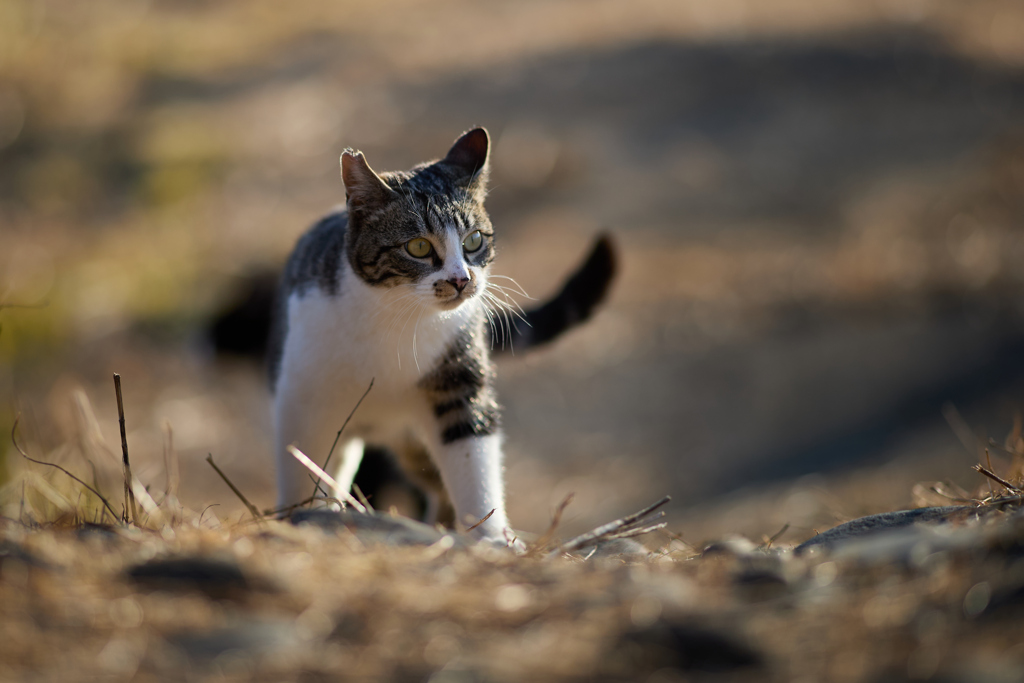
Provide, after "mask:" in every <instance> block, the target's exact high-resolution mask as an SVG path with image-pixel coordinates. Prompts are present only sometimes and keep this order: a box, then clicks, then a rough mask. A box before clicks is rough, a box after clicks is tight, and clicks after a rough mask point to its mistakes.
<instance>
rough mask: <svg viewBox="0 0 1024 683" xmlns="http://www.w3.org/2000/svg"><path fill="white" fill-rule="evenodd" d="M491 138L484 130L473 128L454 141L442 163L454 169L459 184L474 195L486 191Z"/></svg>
mask: <svg viewBox="0 0 1024 683" xmlns="http://www.w3.org/2000/svg"><path fill="white" fill-rule="evenodd" d="M490 153H491V138H490V136H489V135H488V134H487V129H485V128H474V129H473V130H471V131H469V132H468V133H463V134H462V137H460V138H459V139H458V140H456V141H455V144H454V145H452V148H451V149H450V150H448V156H446V157H445V158H444V160H443V163H444V164H446V165H448V166H451V167H452V168H454V169H455V170H456V171H457V172H458V174H459V176H460V183H461V184H462V185H463V186H464V187H465V188H466V189H467V190H469V191H470V193H472V194H474V195H480V194H482V193H483V192H484V191H485V190H486V189H487V175H488V173H489V172H490V163H489V162H490Z"/></svg>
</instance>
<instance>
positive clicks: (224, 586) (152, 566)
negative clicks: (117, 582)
mask: <svg viewBox="0 0 1024 683" xmlns="http://www.w3.org/2000/svg"><path fill="white" fill-rule="evenodd" d="M126 574H127V575H128V578H130V579H131V580H132V581H134V582H135V583H138V584H141V585H143V586H147V587H149V588H159V589H163V590H179V591H187V590H194V591H199V592H200V593H204V594H206V595H207V596H209V597H211V598H215V599H219V598H237V597H240V596H241V595H242V594H244V593H247V592H249V591H250V590H252V589H253V588H254V585H253V582H252V581H250V580H249V579H248V578H247V577H246V575H245V574H244V573H243V572H242V569H241V568H240V567H239V566H238V565H237V564H236V563H235V562H234V561H231V560H223V559H214V558H207V557H172V558H162V559H155V560H150V561H148V562H144V563H143V564H139V565H135V566H134V567H131V568H130V569H128V571H127V572H126Z"/></svg>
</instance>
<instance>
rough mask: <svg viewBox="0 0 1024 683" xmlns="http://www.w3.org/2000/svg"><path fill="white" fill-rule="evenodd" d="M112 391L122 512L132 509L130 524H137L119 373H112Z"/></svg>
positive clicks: (137, 515) (126, 514) (137, 517)
mask: <svg viewBox="0 0 1024 683" xmlns="http://www.w3.org/2000/svg"><path fill="white" fill-rule="evenodd" d="M114 393H115V394H117V421H118V424H119V425H120V426H121V453H122V454H123V459H124V514H125V517H126V518H127V517H128V510H131V511H132V524H135V525H136V526H138V524H139V511H138V510H137V509H136V508H135V493H134V492H133V491H132V465H131V463H130V462H129V461H128V437H127V436H126V435H125V431H124V402H123V401H122V400H121V375H119V374H117V373H116V372H115V373H114ZM125 521H126V522H127V521H128V520H127V519H125Z"/></svg>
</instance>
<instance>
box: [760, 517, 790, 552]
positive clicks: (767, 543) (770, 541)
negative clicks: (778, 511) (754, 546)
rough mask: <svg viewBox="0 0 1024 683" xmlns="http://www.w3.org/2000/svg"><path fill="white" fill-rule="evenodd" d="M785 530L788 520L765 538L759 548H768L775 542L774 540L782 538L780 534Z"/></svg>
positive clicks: (786, 529)
mask: <svg viewBox="0 0 1024 683" xmlns="http://www.w3.org/2000/svg"><path fill="white" fill-rule="evenodd" d="M787 531H789V523H788V522H787V523H786V524H783V525H782V528H781V529H779V530H778V531H776V532H775V533H774V534H772V535H771V536H770V537H769V538H768V539H767V540H765V542H764V543H762V544H761V546H760V549H761V550H768V548H771V547H772V544H773V543H775V541H777V540H779V539H780V538H782V534H784V533H786V532H787Z"/></svg>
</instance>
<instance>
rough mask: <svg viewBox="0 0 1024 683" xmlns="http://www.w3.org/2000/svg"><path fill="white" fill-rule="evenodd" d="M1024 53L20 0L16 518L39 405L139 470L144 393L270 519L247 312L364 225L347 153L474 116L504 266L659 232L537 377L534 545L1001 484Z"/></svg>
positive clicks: (432, 144) (904, 18)
mask: <svg viewBox="0 0 1024 683" xmlns="http://www.w3.org/2000/svg"><path fill="white" fill-rule="evenodd" d="M1022 36H1024V4H1021V3H1020V2H1018V1H1017V0H977V1H975V2H971V3H964V2H959V1H956V0H936V1H934V2H930V1H927V0H873V1H867V2H866V1H863V0H817V1H814V2H811V1H809V0H774V1H773V2H755V1H754V0H728V1H726V0H719V1H717V2H714V3H711V2H704V1H701V0H633V1H632V2H621V1H610V0H543V1H540V0H536V1H534V0H518V1H516V2H487V3H480V2H471V1H469V0H440V1H435V2H429V3H428V2H422V1H418V0H395V1H393V2H386V3H383V2H378V3H370V2H358V1H344V0H338V1H331V2H316V1H312V0H304V1H302V2H291V3H288V4H287V8H286V7H285V6H284V5H282V4H281V3H279V2H274V1H271V0H246V1H245V2H241V1H236V2H221V3H215V4H209V3H200V2H194V1H190V0H175V1H171V0H162V1H161V0H153V1H147V0H118V1H105V0H94V1H92V2H89V3H82V2H75V1H73V0H31V1H29V0H0V304H2V305H3V306H4V308H2V309H0V433H3V434H4V436H3V438H2V440H0V454H4V453H6V459H5V461H4V462H5V464H4V467H3V469H2V470H0V484H2V485H3V486H4V489H3V491H4V492H5V493H6V497H5V498H4V499H3V501H4V502H5V503H7V504H9V505H17V498H18V496H17V491H18V486H20V483H19V482H20V481H21V480H20V479H19V475H18V473H19V472H21V471H23V470H24V467H23V464H22V461H21V460H20V458H19V457H18V455H17V453H16V452H15V451H14V450H13V448H12V447H11V445H10V440H9V439H8V438H7V436H6V435H7V434H9V433H10V431H11V427H12V425H13V421H14V419H15V416H16V415H18V414H20V415H21V418H20V420H21V422H20V426H19V430H20V436H21V440H22V441H23V442H24V443H25V444H26V446H27V447H28V448H29V450H30V452H31V453H32V454H33V455H34V456H35V457H40V458H44V459H47V460H50V461H55V462H62V463H65V464H66V465H67V466H68V467H69V468H70V469H72V470H74V471H76V472H78V473H79V474H80V475H81V476H83V477H86V478H89V477H91V476H93V475H92V474H90V473H89V467H88V465H87V464H85V461H84V460H83V459H82V458H81V457H80V456H81V455H83V454H84V455H86V456H88V458H89V459H90V460H92V461H93V462H94V463H95V464H97V465H98V466H99V469H100V470H101V472H100V474H99V475H96V476H98V477H100V478H102V477H103V476H104V474H103V471H104V470H109V471H112V472H114V478H113V479H111V481H114V482H116V461H117V455H115V454H116V453H117V452H118V451H119V446H118V437H117V412H116V408H115V402H114V393H113V386H112V381H111V373H113V372H119V373H120V374H121V376H122V379H123V384H124V391H125V410H126V414H127V424H128V442H129V447H130V449H131V453H132V458H133V463H134V466H135V471H136V474H137V475H138V476H139V477H140V478H141V479H142V480H143V481H144V482H147V483H151V485H152V486H153V487H154V488H155V489H157V490H162V489H163V488H164V487H165V485H166V483H165V482H166V480H167V478H168V477H169V476H173V475H169V474H168V468H167V467H166V466H165V461H166V460H167V454H168V453H170V452H172V451H173V452H176V453H177V454H178V457H179V460H180V470H181V472H180V476H181V487H180V497H181V498H182V500H183V501H184V502H185V503H186V504H187V505H189V506H191V507H193V508H194V509H203V508H205V507H206V506H208V505H212V504H216V505H218V507H216V508H213V511H212V512H211V514H216V515H219V516H220V517H221V518H226V517H232V516H238V515H241V514H242V512H241V510H242V508H241V505H240V504H239V503H238V501H237V500H236V499H235V498H234V496H232V495H231V494H230V492H229V491H228V490H227V489H226V488H225V487H224V485H223V483H222V482H221V481H220V480H219V479H217V478H216V477H215V475H214V473H213V472H212V471H211V470H210V469H209V467H208V466H207V464H206V463H204V462H203V459H205V457H206V455H207V454H208V453H212V454H213V455H214V457H215V459H216V460H217V462H218V463H219V464H220V465H221V467H222V468H223V469H224V470H225V471H226V472H228V474H229V475H230V476H231V477H232V479H233V480H234V481H235V483H236V484H237V485H238V486H239V487H240V488H241V489H242V490H243V491H245V492H246V493H247V495H249V497H250V498H251V499H252V500H253V501H254V502H255V503H256V504H257V505H258V506H260V507H264V506H268V505H270V504H271V503H272V502H273V486H274V483H273V466H272V462H273V461H272V455H271V452H270V447H269V444H270V427H269V395H268V392H267V389H266V387H265V382H264V374H263V372H262V369H261V368H259V367H257V366H256V365H254V364H253V363H250V362H247V361H245V360H244V359H236V360H223V359H217V358H216V357H215V354H214V353H213V351H212V349H211V347H210V344H209V342H208V340H207V337H206V330H207V328H208V325H209V322H210V320H211V319H212V318H213V317H214V316H215V315H216V314H217V312H218V311H219V310H221V308H222V307H224V306H225V305H227V304H228V303H229V302H230V301H231V300H232V298H233V297H235V296H237V294H238V292H239V290H240V288H241V287H243V285H244V283H245V282H246V279H247V278H248V277H250V276H251V275H252V274H254V273H258V272H263V271H266V270H267V269H271V270H272V269H276V268H277V267H279V266H280V264H281V263H283V260H284V258H285V257H286V255H287V253H288V251H289V250H290V248H291V246H292V245H293V244H294V242H295V240H296V239H297V237H298V236H299V235H300V234H301V233H302V232H303V231H304V230H305V229H306V228H307V226H308V225H310V224H311V223H312V222H313V221H315V220H316V219H317V217H318V216H320V215H321V214H322V213H323V212H325V211H326V210H327V209H329V208H330V207H331V206H333V205H335V204H337V203H340V202H342V201H344V190H343V187H342V185H341V182H340V179H339V176H338V155H339V153H340V152H341V150H342V149H344V148H345V147H348V146H351V147H356V148H359V149H361V150H363V151H364V152H365V153H366V154H367V156H368V158H369V160H370V163H371V164H372V165H373V166H374V168H376V169H378V170H392V169H404V168H407V167H409V166H411V165H412V164H414V163H418V162H420V161H424V160H427V159H431V158H435V157H438V156H441V155H443V154H444V153H445V152H446V151H447V149H448V146H449V145H450V144H451V142H452V141H453V140H454V139H455V138H456V137H457V136H458V135H459V134H460V133H461V132H462V131H464V130H466V129H468V128H470V127H472V126H474V125H483V126H486V127H487V128H488V129H489V130H490V132H491V134H492V138H493V141H494V148H493V152H492V164H493V174H492V177H493V184H492V186H493V189H492V192H491V194H490V196H489V200H488V206H489V209H490V212H491V216H492V218H493V221H494V224H495V226H496V229H497V232H498V236H499V240H500V241H499V243H498V244H499V249H500V252H499V260H498V262H497V264H496V270H497V272H499V273H502V274H505V275H509V276H511V277H514V278H515V279H516V280H518V282H519V283H520V284H522V286H523V287H524V288H525V289H526V291H527V292H529V293H530V294H531V295H532V296H534V297H536V298H537V299H539V300H543V299H544V298H545V297H547V296H549V295H550V294H551V293H552V292H553V291H555V290H556V289H557V288H558V286H559V284H560V283H561V281H562V280H563V278H564V277H565V276H566V275H567V274H568V273H569V272H570V271H571V270H572V268H573V267H575V265H576V264H577V263H578V261H579V259H580V258H581V257H582V256H583V255H584V253H585V252H586V250H587V249H588V247H589V244H590V242H591V241H592V239H593V237H594V236H595V235H596V234H598V233H599V232H600V231H603V230H608V231H611V232H612V233H613V234H614V235H615V237H616V239H617V240H618V244H619V246H620V247H621V265H622V268H621V271H620V277H619V279H618V280H617V282H616V283H615V285H614V288H613V291H612V295H611V300H610V302H609V303H608V305H606V306H605V307H604V308H603V309H602V310H601V311H600V312H599V314H598V315H597V317H596V318H595V319H594V320H593V321H591V322H590V323H588V324H587V325H585V326H583V327H581V328H579V329H577V330H574V331H572V332H571V333H569V334H567V335H565V336H564V337H563V338H561V339H560V340H558V341H557V342H556V343H555V344H554V345H552V346H551V347H548V348H544V349H539V350H536V351H532V352H529V353H525V354H519V355H517V356H515V357H503V358H502V359H501V361H500V364H499V368H498V372H499V391H500V395H501V397H502V399H503V402H504V405H505V424H506V434H507V454H508V473H507V474H508V481H509V493H508V496H509V507H510V516H511V518H512V520H513V522H514V523H515V524H517V525H518V526H519V527H521V528H523V529H526V530H530V531H542V530H543V529H544V528H545V527H546V526H547V524H548V521H549V519H550V515H551V512H552V510H553V508H554V507H555V506H556V505H557V503H558V502H559V501H560V500H561V499H562V498H563V497H564V496H565V494H566V493H568V492H570V491H573V492H575V493H576V499H575V502H574V503H573V504H572V506H571V507H570V508H569V511H568V512H567V515H566V517H565V520H564V526H565V530H566V532H571V531H581V530H584V528H585V527H589V526H593V525H595V524H597V523H600V522H603V521H607V520H608V519H611V518H613V517H616V516H619V515H620V514H623V513H625V512H629V511H631V510H632V509H635V508H637V507H640V506H641V505H643V504H646V503H648V502H650V501H652V500H654V499H655V498H657V497H659V496H661V495H663V494H665V493H671V494H672V495H673V496H674V498H675V502H674V503H673V511H672V529H673V530H674V531H676V532H678V533H682V534H683V536H684V538H687V539H688V540H694V541H696V540H699V539H700V538H703V537H706V536H709V535H713V534H717V533H722V532H725V531H730V532H744V533H750V534H771V533H774V532H775V531H777V530H778V528H779V527H781V526H782V524H784V523H789V524H790V525H792V526H791V530H790V531H789V532H788V533H789V535H790V536H789V538H788V539H787V540H800V539H801V538H806V537H808V536H810V535H811V534H812V533H813V529H815V528H825V527H828V526H831V525H832V524H834V523H836V522H837V521H840V520H842V519H846V518H850V517H853V516H856V515H860V514H866V513H870V512H876V511H879V510H882V509H892V508H894V507H898V506H907V505H911V504H913V502H914V500H913V498H912V496H911V489H912V487H913V485H914V483H916V482H920V481H930V480H940V479H952V480H953V481H954V482H958V483H960V484H961V485H963V486H965V487H973V486H974V485H976V484H977V483H978V482H977V481H976V480H977V476H976V475H975V474H974V473H973V472H971V471H970V469H969V467H970V465H972V464H974V462H976V461H977V460H978V459H979V458H982V457H984V455H983V448H984V446H985V445H986V444H987V443H988V440H989V439H990V438H993V439H995V440H996V441H997V442H998V443H999V444H1002V443H1003V442H1004V439H1005V438H1006V437H1007V435H1008V434H1011V433H1012V429H1013V424H1014V419H1015V416H1017V415H1018V413H1019V411H1020V409H1021V406H1022V405H1024V270H1022V268H1021V264H1022V262H1024V39H1022ZM522 303H523V304H524V305H528V304H529V302H528V301H523V302H522ZM357 399H358V397H352V403H353V405H354V404H355V401H356V400H357ZM342 417H344V416H342ZM991 450H992V457H993V458H994V459H996V460H998V459H999V458H1000V457H1001V450H1000V448H999V446H998V445H992V446H991ZM111 486H113V487H114V488H111V489H109V490H111V491H116V490H117V489H116V484H111ZM8 509H9V508H8ZM16 513H17V511H16V510H15V513H14V514H16ZM5 514H6V513H5Z"/></svg>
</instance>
